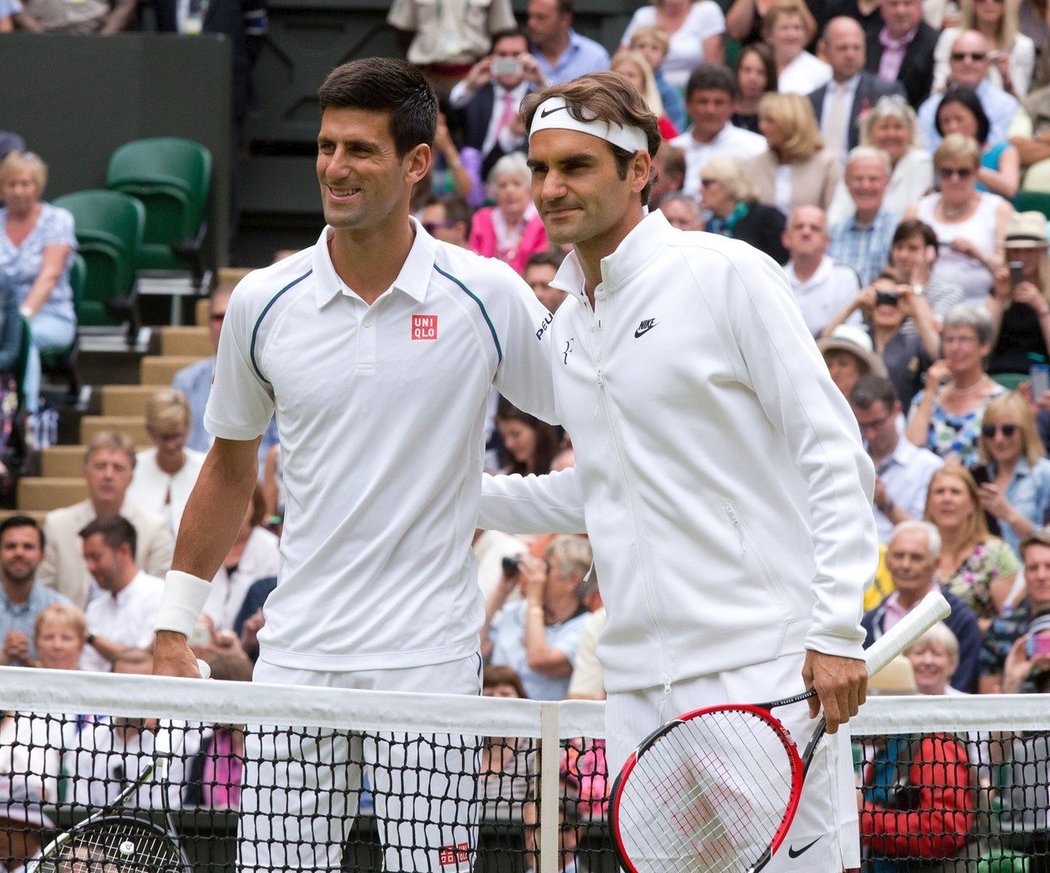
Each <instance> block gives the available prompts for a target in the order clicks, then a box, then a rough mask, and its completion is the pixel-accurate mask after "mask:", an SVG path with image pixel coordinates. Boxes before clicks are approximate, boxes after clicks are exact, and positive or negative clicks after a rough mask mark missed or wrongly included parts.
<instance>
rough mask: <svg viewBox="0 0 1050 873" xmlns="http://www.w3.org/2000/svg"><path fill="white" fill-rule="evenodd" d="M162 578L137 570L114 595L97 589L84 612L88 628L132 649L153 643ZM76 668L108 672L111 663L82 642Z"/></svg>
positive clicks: (145, 647) (161, 591)
mask: <svg viewBox="0 0 1050 873" xmlns="http://www.w3.org/2000/svg"><path fill="white" fill-rule="evenodd" d="M163 593H164V580H163V579H158V578H157V577H156V576H150V575H149V574H148V573H144V572H143V571H142V570H139V572H138V575H137V576H135V578H134V579H132V580H131V582H130V583H128V585H126V586H125V587H124V590H123V591H119V592H117V594H116V595H113V594H110V592H108V591H99V593H98V594H96V595H95V596H94V597H92V598H91V600H90V602H89V603H88V605H87V609H86V610H85V611H84V614H85V615H86V617H87V624H88V628H89V629H90V630H91V632H92V633H93V634H97V635H98V636H100V637H103V638H104V639H107V640H112V641H113V642H115V643H120V644H121V645H124V646H130V647H132V648H135V649H148V648H149V647H150V646H152V645H153V624H154V622H155V621H156V618H157V610H158V609H159V608H160V598H161V594H163ZM80 669H81V670H91V671H94V672H108V671H109V670H110V669H112V664H110V662H109V661H107V660H106V659H105V658H103V657H102V656H101V655H100V654H99V653H98V652H96V651H95V650H94V649H93V648H92V647H91V646H84V651H83V652H82V653H81V655H80Z"/></svg>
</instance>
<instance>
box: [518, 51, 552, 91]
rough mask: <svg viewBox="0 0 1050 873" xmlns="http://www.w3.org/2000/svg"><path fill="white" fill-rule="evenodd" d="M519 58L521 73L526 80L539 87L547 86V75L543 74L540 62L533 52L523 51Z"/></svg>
mask: <svg viewBox="0 0 1050 873" xmlns="http://www.w3.org/2000/svg"><path fill="white" fill-rule="evenodd" d="M518 60H519V61H520V62H521V73H522V75H523V76H524V77H525V81H526V82H531V83H532V84H533V85H535V86H536V87H537V88H539V89H543V88H546V87H547V77H546V76H544V75H543V70H541V69H540V65H539V62H538V61H537V60H536V59H535V58H534V57H533V56H532V55H531V54H529V53H528V52H522V53H521V54H520V55H518Z"/></svg>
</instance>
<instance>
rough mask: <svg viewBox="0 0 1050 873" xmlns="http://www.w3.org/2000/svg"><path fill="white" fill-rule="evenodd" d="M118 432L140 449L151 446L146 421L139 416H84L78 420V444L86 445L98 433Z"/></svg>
mask: <svg viewBox="0 0 1050 873" xmlns="http://www.w3.org/2000/svg"><path fill="white" fill-rule="evenodd" d="M103 430H119V431H121V432H122V433H126V434H127V435H128V436H130V437H131V438H132V439H133V440H134V441H135V445H136V446H138V447H139V448H140V449H144V448H147V447H148V446H149V445H151V443H150V441H149V434H147V433H146V419H145V418H143V417H142V416H141V415H85V416H84V417H83V418H82V419H81V420H80V442H81V443H82V444H84V445H87V444H88V443H90V442H91V438H92V437H93V436H95V434H97V433H98V432H99V431H103Z"/></svg>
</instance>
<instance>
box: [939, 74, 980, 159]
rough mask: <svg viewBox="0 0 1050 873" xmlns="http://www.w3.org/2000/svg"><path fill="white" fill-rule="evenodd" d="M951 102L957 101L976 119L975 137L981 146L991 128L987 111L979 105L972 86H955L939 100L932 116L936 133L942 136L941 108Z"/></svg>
mask: <svg viewBox="0 0 1050 873" xmlns="http://www.w3.org/2000/svg"><path fill="white" fill-rule="evenodd" d="M952 103H958V104H959V105H960V106H963V107H965V108H966V109H969V110H970V112H971V113H972V114H973V117H974V118H976V119H977V137H976V139H977V142H979V143H980V144H981V146H982V147H983V146H984V145H985V143H987V142H988V133H989V131H991V129H992V124H991V122H990V121H989V120H988V113H987V112H985V111H984V106H982V105H981V98H980V97H978V96H977V92H976V91H975V90H974V89H973V88H955V89H953V90H951V91H949V92H948V93H947V94H945V95H944V97H942V98H941V102H940V103H938V104H937V112H936V115H935V117H934V124H935V125H936V127H937V133H939V134H940V135H941V136H944V130H943V129H942V128H941V110H942V109H943V108H944V107H945V106H950V105H951V104H952Z"/></svg>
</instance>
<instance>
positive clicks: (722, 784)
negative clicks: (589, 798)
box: [609, 592, 951, 873]
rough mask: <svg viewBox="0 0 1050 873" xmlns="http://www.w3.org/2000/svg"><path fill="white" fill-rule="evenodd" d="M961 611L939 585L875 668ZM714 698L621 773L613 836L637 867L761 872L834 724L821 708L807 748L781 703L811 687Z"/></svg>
mask: <svg viewBox="0 0 1050 873" xmlns="http://www.w3.org/2000/svg"><path fill="white" fill-rule="evenodd" d="M950 612H951V607H950V606H949V605H948V602H947V601H946V600H945V599H944V597H943V596H941V594H940V593H939V592H933V593H931V594H928V595H927V596H926V598H925V599H924V600H922V602H921V603H919V605H918V606H916V607H915V608H914V609H912V610H911V612H909V613H908V614H907V615H906V616H905V617H904V618H903V619H901V621H900V622H898V623H897V624H896V625H894V627H893V628H892V629H891V630H890V631H889V632H888V633H886V634H885V635H884V636H882V637H880V638H879V639H878V640H876V642H875V643H874V644H873V645H872V646H871V648H869V649H868V650H867V651H865V653H864V660H865V663H866V664H867V668H868V675H869V676H874V675H875V674H876V673H878V672H879V670H881V669H882V668H883V667H885V666H886V665H887V664H888V663H889V662H890V661H892V660H893V659H894V658H895V657H896V656H897V655H899V654H900V653H901V652H902V651H903V650H904V649H905V648H907V647H908V645H909V644H910V643H912V642H913V641H914V640H916V639H918V638H919V637H920V636H922V635H923V634H924V633H925V632H926V631H927V630H928V629H929V628H930V627H931V626H932V625H934V624H935V623H936V622H938V621H940V620H941V619H942V618H944V617H945V616H947V615H948V614H949V613H950ZM815 696H816V692H815V691H812V690H810V691H806V692H804V693H802V694H795V695H793V696H791V697H785V698H783V699H782V700H776V701H773V702H772V703H757V704H751V705H739V704H727V705H720V706H709V707H705V708H704V709H698V710H696V711H694V712H689V713H686V714H684V715H681V716H679V717H678V718H676V719H674V720H672V721H670V722H668V723H667V724H665V725H663V726H661V727H660V728H659V729H658V730H656V731H655V732H654V733H653V734H651V735H650V736H649V737H647V738H646V739H645V740H644V741H643V742H642V744H641V745H640V746H639V747H638V749H637V750H636V751H635V752H633V753H632V754H631V755H630V757H629V758H628V759H627V762H626V763H625V764H624V766H623V769H622V770H621V771H620V774H619V775H618V776H617V777H616V780H615V782H614V783H613V787H612V793H611V799H610V803H609V823H610V826H611V829H612V834H613V846H614V848H615V850H616V855H617V857H618V859H619V861H620V864H621V865H622V867H623V869H624V870H627V871H629V873H757V871H759V870H761V869H762V868H763V867H765V866H766V864H768V863H769V860H770V859H771V858H772V857H773V854H774V853H775V852H776V851H777V849H778V848H779V847H780V844H781V843H782V842H783V840H784V837H785V836H786V835H787V831H788V828H789V827H790V826H791V822H792V820H793V819H794V817H795V811H796V809H797V808H798V802H799V797H800V795H801V794H802V786H803V784H804V782H805V779H806V772H807V770H808V769H809V765H810V762H811V761H812V759H813V752H814V751H815V750H816V747H817V744H818V743H819V742H820V740H821V738H822V737H823V736H824V732H825V729H826V727H827V725H826V723H825V721H824V717H823V716H821V718H820V719H819V721H818V723H817V725H816V728H815V729H814V731H813V735H812V737H811V738H810V741H809V743H808V744H807V746H806V749H805V751H804V752H803V753H802V755H801V756H800V755H799V751H798V748H797V746H796V745H795V742H794V740H792V738H791V735H790V734H789V733H788V731H787V729H786V728H785V727H784V725H783V724H781V722H780V721H779V720H778V719H777V718H776V716H774V715H773V714H772V712H771V710H774V709H776V708H777V707H780V706H789V705H791V704H797V703H800V702H802V701H804V700H808V699H809V698H811V697H815Z"/></svg>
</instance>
